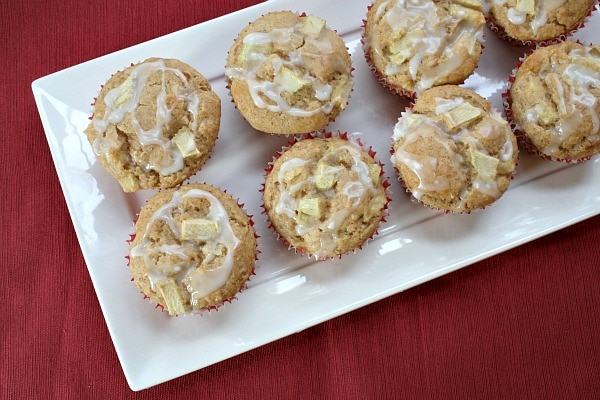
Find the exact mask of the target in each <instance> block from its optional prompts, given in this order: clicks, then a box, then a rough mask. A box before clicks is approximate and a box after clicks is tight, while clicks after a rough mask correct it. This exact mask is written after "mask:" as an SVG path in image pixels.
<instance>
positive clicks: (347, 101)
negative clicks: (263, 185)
mask: <svg viewBox="0 0 600 400" xmlns="http://www.w3.org/2000/svg"><path fill="white" fill-rule="evenodd" d="M295 14H297V15H298V16H300V17H306V16H307V15H309V14H307V13H306V12H302V13H300V12H295ZM265 15H266V14H261V16H260V17H258V18H262V17H264V16H265ZM258 18H257V19H258ZM251 24H252V21H250V22H248V25H251ZM325 27H326V28H327V29H330V30H332V31H333V32H335V33H337V30H335V29H333V28H331V27H329V25H328V24H326V25H325ZM240 34H241V31H240ZM240 34H238V35H237V36H236V37H235V39H233V43H235V42H236V41H237V40H238V39H239V36H240ZM232 46H233V45H232ZM229 51H231V47H230V49H229ZM229 51H227V55H226V56H225V69H227V59H228V57H229ZM346 52H347V53H348V56H349V57H350V62H351V63H352V54H350V49H349V48H348V46H346ZM354 71H355V68H354V66H352V64H351V66H350V79H351V80H352V82H353V84H352V89H351V90H350V93H349V94H348V99H347V100H346V106H345V107H344V109H342V110H341V111H340V112H339V113H338V115H337V116H336V117H334V118H330V119H329V122H328V123H327V125H325V126H323V127H322V128H320V129H317V130H315V131H313V132H308V133H300V132H295V133H294V132H291V133H269V132H263V131H260V130H258V129H255V128H252V129H255V130H256V131H257V132H261V133H264V134H265V135H272V136H301V135H310V134H314V133H316V132H319V131H320V130H324V129H326V128H327V126H329V124H331V123H333V122H335V120H336V118H337V117H339V116H340V115H341V114H342V113H343V112H344V111H345V110H346V108H347V107H348V104H350V98H351V97H352V93H353V92H354V87H355V86H356V85H355V83H356V81H355V80H354ZM225 89H227V93H228V94H229V98H230V103H232V104H233V107H234V108H235V109H236V110H238V111H239V109H238V106H237V104H236V102H235V99H234V97H233V95H232V94H231V80H230V79H229V77H227V76H225ZM239 114H240V116H241V117H242V118H243V119H244V121H246V122H248V125H251V124H250V121H248V120H247V119H246V118H245V117H244V116H243V115H242V113H239Z"/></svg>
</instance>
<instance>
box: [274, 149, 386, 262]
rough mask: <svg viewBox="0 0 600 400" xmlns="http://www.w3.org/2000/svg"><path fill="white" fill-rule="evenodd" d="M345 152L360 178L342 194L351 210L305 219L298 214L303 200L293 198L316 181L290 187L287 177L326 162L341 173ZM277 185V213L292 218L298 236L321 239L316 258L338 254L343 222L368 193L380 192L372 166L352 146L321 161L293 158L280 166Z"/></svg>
mask: <svg viewBox="0 0 600 400" xmlns="http://www.w3.org/2000/svg"><path fill="white" fill-rule="evenodd" d="M342 152H347V153H348V154H349V155H350V156H351V158H352V161H353V163H352V166H351V167H350V170H351V171H354V172H356V174H357V176H358V179H357V180H351V181H348V182H346V184H345V185H344V187H343V188H341V190H340V192H341V193H342V194H343V195H344V197H346V198H347V199H348V201H349V203H350V206H349V207H345V208H342V209H340V210H338V211H336V212H334V213H333V214H332V215H330V216H329V217H328V218H326V219H325V220H323V221H321V220H319V219H312V220H308V221H306V220H302V219H301V218H300V215H299V213H298V212H297V211H296V210H297V208H298V203H299V202H300V201H301V200H302V198H294V195H295V194H296V193H298V192H299V191H301V190H302V189H306V185H307V184H308V185H312V184H313V182H314V179H315V177H314V175H310V176H309V177H308V178H307V180H306V181H304V182H298V183H296V184H294V185H288V184H286V182H285V176H286V174H289V173H293V170H294V169H295V168H312V166H313V165H314V164H318V163H319V162H324V163H326V164H327V165H330V166H333V170H332V171H330V172H333V173H338V172H340V171H342V170H344V169H345V167H344V166H343V165H339V161H338V160H339V158H340V154H341V153H342ZM277 186H278V188H279V193H280V196H279V200H278V202H277V204H276V206H275V211H276V212H277V213H284V214H286V215H287V216H288V217H290V218H292V219H293V220H294V221H295V223H296V233H297V234H298V235H300V236H304V235H307V234H309V233H314V234H316V235H318V237H319V238H320V245H321V248H320V249H319V250H318V251H317V252H315V256H317V257H319V256H323V255H326V254H330V253H332V252H333V251H335V248H336V246H337V235H338V232H339V230H340V227H341V226H342V223H343V222H344V221H345V220H346V218H347V217H348V216H349V215H350V214H352V213H353V212H354V210H356V208H357V207H358V206H359V205H360V204H361V202H362V201H363V199H364V197H365V195H366V194H367V192H371V193H372V194H376V193H377V189H376V188H375V186H374V185H373V182H372V181H371V177H370V175H369V166H368V165H367V164H366V163H365V162H364V161H363V160H362V159H361V153H360V151H359V150H357V149H356V148H355V147H353V146H351V145H344V146H340V147H338V148H336V149H334V150H332V151H330V152H329V153H326V154H325V155H323V157H321V158H320V159H309V160H304V159H301V158H291V159H289V160H287V161H285V162H284V163H282V164H281V166H280V169H279V172H278V175H277ZM323 193H324V195H325V196H326V197H327V198H329V199H332V198H333V197H334V196H335V194H336V192H335V190H333V189H330V190H328V191H325V192H323ZM313 195H314V194H313V193H311V192H310V191H308V193H307V194H306V195H305V197H307V198H310V197H312V196H313Z"/></svg>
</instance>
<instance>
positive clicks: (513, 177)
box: [390, 102, 519, 215]
mask: <svg viewBox="0 0 600 400" xmlns="http://www.w3.org/2000/svg"><path fill="white" fill-rule="evenodd" d="M414 106H415V103H414V102H411V103H410V104H409V105H408V106H407V107H406V108H405V110H404V111H403V112H402V113H401V115H400V117H399V118H398V121H400V120H401V119H402V118H403V116H404V113H405V112H407V111H412V109H413V107H414ZM492 110H494V111H496V112H498V110H497V109H496V108H495V107H494V106H492ZM498 113H499V112H498ZM394 144H395V141H394V140H392V144H391V147H390V154H391V156H392V157H394V154H395V150H394ZM518 165H519V156H518V154H517V160H516V162H515V168H514V170H513V172H512V174H511V177H510V179H511V181H512V180H514V179H515V175H516V173H517V167H518ZM392 166H393V167H394V170H395V171H396V177H397V179H398V182H400V185H402V187H403V188H404V191H405V193H406V194H407V195H408V196H409V198H410V200H411V201H412V202H413V203H415V204H420V205H422V206H424V207H425V208H428V209H430V210H433V211H437V212H439V213H443V214H451V215H462V214H472V213H474V212H479V211H482V210H484V209H487V208H489V207H491V206H492V205H494V204H495V203H496V202H497V201H498V200H500V198H501V197H502V196H504V194H505V193H506V191H508V189H510V186H509V188H508V189H507V190H506V191H505V192H504V193H502V195H501V196H500V198H498V199H496V200H495V201H494V202H492V203H490V204H488V205H485V206H483V207H480V208H476V209H472V210H465V211H456V210H449V209H442V208H436V207H433V206H432V205H430V204H427V203H424V202H423V201H421V200H419V199H417V198H416V197H415V196H414V194H413V193H412V191H411V190H410V189H409V188H408V185H407V184H406V182H405V181H404V179H403V178H402V175H401V174H400V170H399V169H398V167H397V166H396V163H395V162H392Z"/></svg>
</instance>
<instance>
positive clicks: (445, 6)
mask: <svg viewBox="0 0 600 400" xmlns="http://www.w3.org/2000/svg"><path fill="white" fill-rule="evenodd" d="M484 25H485V18H484V16H483V13H482V8H481V3H480V2H479V1H477V0H454V1H451V0H436V1H434V0H377V1H375V3H374V4H373V5H372V6H370V7H369V10H368V12H367V19H366V22H365V27H364V36H363V48H364V51H365V57H366V59H367V62H368V64H369V65H370V67H371V70H372V71H373V73H374V74H375V76H376V77H377V78H378V79H379V81H380V83H382V84H383V85H384V86H385V87H386V88H388V89H390V90H392V91H393V92H396V93H398V94H401V95H405V96H407V97H413V96H414V95H415V94H417V95H418V94H419V93H421V92H422V91H424V90H426V89H428V88H430V87H432V86H439V85H443V84H459V83H462V82H463V81H464V80H465V79H466V78H467V77H469V76H470V75H471V74H472V73H473V71H474V70H475V68H476V67H477V63H478V62H479V58H480V56H481V49H482V46H481V42H482V41H483V26H484Z"/></svg>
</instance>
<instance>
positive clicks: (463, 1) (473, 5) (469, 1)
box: [454, 0, 483, 11]
mask: <svg viewBox="0 0 600 400" xmlns="http://www.w3.org/2000/svg"><path fill="white" fill-rule="evenodd" d="M454 3H455V4H459V5H461V6H463V7H466V8H470V9H472V10H477V11H481V10H482V9H483V6H482V4H481V0H454Z"/></svg>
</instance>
